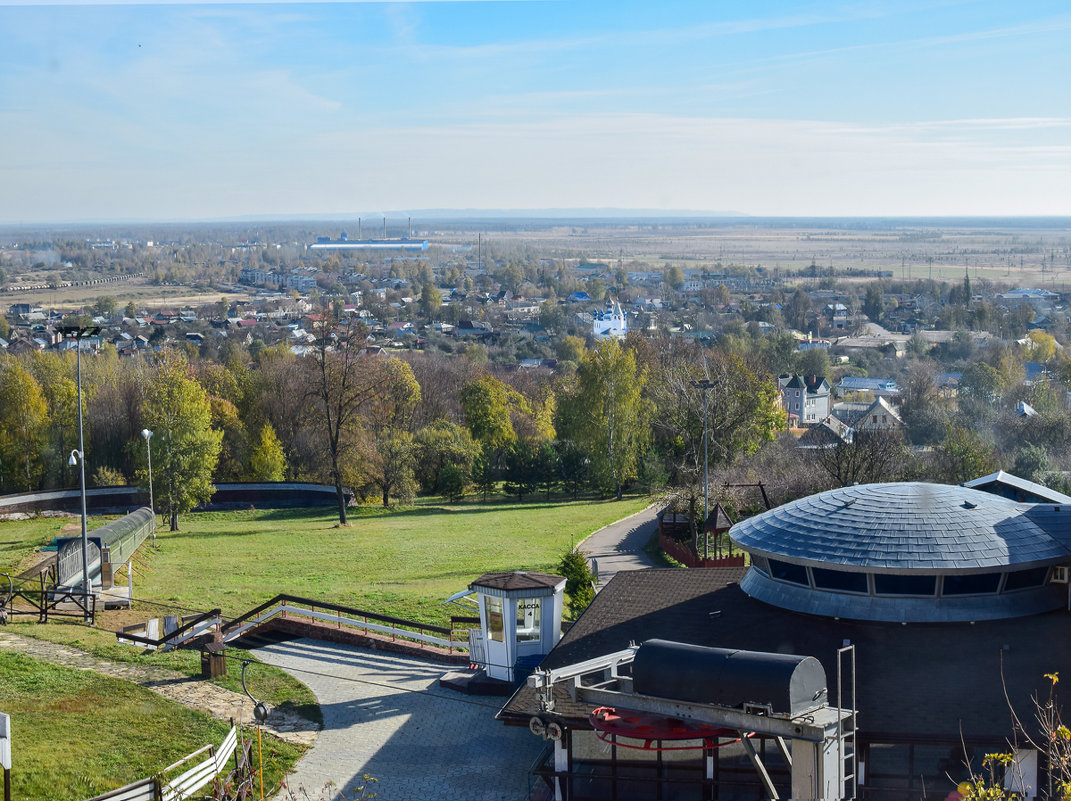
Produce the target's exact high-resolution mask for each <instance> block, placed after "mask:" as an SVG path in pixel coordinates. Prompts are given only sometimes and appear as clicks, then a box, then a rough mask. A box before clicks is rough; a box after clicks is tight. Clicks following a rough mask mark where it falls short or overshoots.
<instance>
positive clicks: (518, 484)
mask: <svg viewBox="0 0 1071 801" xmlns="http://www.w3.org/2000/svg"><path fill="white" fill-rule="evenodd" d="M365 334H366V332H365V331H364V330H363V329H362V328H361V326H360V325H359V324H354V325H352V326H351V325H348V324H346V323H344V322H340V321H337V320H333V319H331V318H330V315H328V319H327V320H325V322H323V323H322V324H321V328H320V330H319V331H318V344H317V346H316V347H314V348H313V350H312V352H311V353H309V354H307V355H305V356H301V357H299V356H297V355H295V354H293V353H292V352H291V351H290V350H289V348H287V347H285V346H277V347H266V348H264V347H262V348H257V349H254V351H253V353H254V354H255V355H250V352H249V351H247V350H244V349H243V350H240V351H236V350H231V351H229V353H230V357H231V358H230V359H229V360H228V361H227V362H226V363H221V362H217V361H213V360H210V359H204V358H200V357H199V356H198V355H197V353H196V351H194V350H193V349H189V348H182V347H179V348H175V349H170V350H165V351H162V352H159V353H156V354H153V355H148V356H143V357H135V358H122V359H120V358H119V357H118V356H117V354H116V352H115V350H114V349H112V348H111V347H107V346H106V347H105V348H104V350H103V351H102V352H101V353H100V354H97V355H93V356H91V355H89V354H86V355H84V356H83V359H82V365H83V367H82V373H83V377H82V389H83V411H84V419H85V443H86V475H87V481H88V483H89V484H90V485H115V484H126V483H130V482H139V483H142V484H144V483H145V482H146V480H147V460H148V450H149V448H151V449H152V459H153V472H154V479H155V481H156V486H157V499H158V505H159V506H161V508H166V509H171V508H173V509H174V510H175V511H176V514H177V512H178V511H182V510H184V509H188V508H189V507H190V505H191V504H192V503H194V502H196V500H197V498H198V493H197V491H196V488H194V489H193V490H190V491H189V492H186V493H185V494H186V495H188V496H189V497H185V498H180V497H179V494H181V493H178V489H175V490H172V491H171V492H170V495H169V492H168V490H167V488H166V486H165V485H166V484H167V483H168V482H169V481H171V482H172V483H174V484H176V487H190V486H193V485H197V484H199V483H200V484H201V485H207V483H208V482H210V481H236V480H266V481H272V480H284V479H286V480H302V481H316V482H324V483H334V484H336V485H337V486H338V487H339V488H340V491H341V490H352V491H353V492H354V493H355V494H356V495H357V496H358V497H359V498H361V499H362V500H366V501H372V500H375V501H377V502H381V503H383V504H392V503H396V502H406V501H409V500H411V499H412V498H413V497H414V495H416V494H417V493H418V492H419V493H427V494H436V495H444V496H447V497H449V498H451V499H455V500H456V499H458V498H461V497H462V496H464V495H465V494H466V493H479V494H482V495H485V496H487V495H490V494H492V493H495V492H500V491H501V492H506V493H508V494H510V495H513V496H515V497H517V498H521V499H523V498H525V497H527V496H530V495H532V494H534V493H537V492H538V493H541V494H542V496H543V497H552V496H555V495H559V496H568V497H576V496H578V495H580V494H581V493H598V494H600V495H620V494H621V493H622V492H624V491H625V490H627V489H630V488H635V487H637V486H642V487H643V488H644V489H653V488H656V487H660V486H664V485H665V484H667V483H670V484H687V483H689V482H691V483H694V481H695V480H696V477H697V475H698V473H697V470H699V469H701V466H702V424H703V398H702V392H701V391H700V390H699V389H696V388H695V387H694V386H692V382H693V381H696V380H698V379H702V378H706V379H709V380H711V381H712V382H714V383H716V384H717V386H718V390H716V391H711V392H710V393H709V394H708V397H707V402H708V419H709V421H710V431H711V451H712V458H714V459H717V460H724V459H727V458H731V457H732V456H733V455H735V454H737V453H741V452H751V451H754V450H755V449H756V448H757V447H758V446H759V445H760V444H761V443H762V442H764V441H767V440H769V439H771V438H772V437H773V436H774V434H775V432H776V431H777V430H779V429H780V428H782V427H783V424H784V415H783V413H781V411H780V410H779V409H778V405H777V402H776V400H777V391H776V383H775V382H774V381H773V379H772V376H771V375H770V374H769V373H768V371H767V370H766V369H765V366H764V365H763V364H761V363H758V361H757V360H755V359H751V358H748V357H747V356H742V355H738V354H733V353H729V352H726V351H722V350H717V349H704V348H703V347H701V346H699V345H695V344H690V343H683V342H680V341H677V340H671V339H668V338H666V339H660V340H647V339H644V338H642V337H639V336H635V335H633V336H630V337H629V339H628V340H627V341H626V342H625V343H623V344H622V343H617V342H603V343H597V344H595V345H594V346H593V347H590V348H588V347H585V346H584V344H583V343H582V342H580V341H579V340H577V341H574V342H572V343H571V347H572V348H573V353H572V355H573V360H572V361H570V363H569V365H568V366H567V367H566V369H565V370H562V371H558V372H550V371H547V370H542V369H540V370H532V371H526V370H498V369H494V368H491V367H489V366H487V365H486V364H481V363H479V362H478V361H473V360H470V359H468V358H465V357H461V356H454V357H450V356H447V355H444V354H437V353H422V352H406V353H404V354H402V355H401V356H397V357H396V356H388V355H385V354H384V353H383V352H382V351H377V350H375V349H373V351H374V352H369V351H367V350H366V349H365V348H364V341H365ZM243 356H244V358H243ZM75 377H76V369H75V355H74V354H73V353H66V354H59V353H55V352H40V353H26V354H22V355H19V356H12V355H4V356H0V492H5V493H11V492H19V491H28V490H37V489H48V488H56V487H70V486H75V485H76V484H77V473H76V472H75V469H72V468H71V467H69V466H68V460H69V455H70V452H71V451H72V450H74V449H77V447H78V425H77V420H78V416H77V385H76V381H75ZM143 429H145V430H150V431H152V432H153V434H152V438H151V440H149V442H148V443H147V442H146V440H145V439H144V438H143V436H142V433H141V432H142V431H143ZM169 474H172V475H173V478H171V479H169V477H168V475H169ZM161 488H163V490H161Z"/></svg>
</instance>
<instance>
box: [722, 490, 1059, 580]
mask: <svg viewBox="0 0 1071 801" xmlns="http://www.w3.org/2000/svg"><path fill="white" fill-rule="evenodd" d="M1069 523H1071V507H1068V506H1064V507H1062V508H1061V507H1060V506H1059V505H1054V504H1024V503H1015V502H1014V501H1010V500H1008V499H1006V498H1002V497H1000V496H998V495H993V494H991V493H987V492H981V491H979V490H974V489H968V488H966V487H962V486H948V485H943V484H926V483H921V482H897V483H888V484H864V485H858V486H851V487H843V488H841V489H835V490H830V491H828V492H823V493H820V494H818V495H812V496H810V497H807V498H801V499H800V500H797V501H793V502H792V503H787V504H785V505H784V506H779V507H777V508H776V509H771V510H769V511H768V512H764V513H763V514H761V515H757V516H756V517H752V518H750V519H748V520H745V521H743V522H741V523H737V524H736V525H735V526H733V528H732V529H731V530H730V532H729V536H730V537H732V539H733V541H734V542H735V543H737V544H738V545H740V546H741V547H742V548H744V549H745V550H748V551H751V552H753V553H757V554H761V555H764V556H768V557H773V558H775V559H777V558H785V559H787V560H789V561H792V562H796V563H798V564H806V565H810V566H817V567H822V566H828V567H831V568H834V569H837V568H840V569H846V570H853V569H854V570H861V569H877V570H878V571H879V572H889V573H906V572H909V571H910V572H912V573H915V572H929V573H939V572H940V573H947V572H949V571H950V570H951V571H968V572H969V571H981V570H992V569H993V568H1000V567H1009V566H1015V567H1019V568H1025V567H1028V566H1032V565H1041V564H1051V563H1053V562H1056V561H1061V560H1064V561H1066V560H1067V558H1068V557H1069V556H1071V547H1069V546H1071V531H1069V529H1071V525H1069Z"/></svg>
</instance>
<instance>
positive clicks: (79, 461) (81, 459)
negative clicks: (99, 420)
mask: <svg viewBox="0 0 1071 801" xmlns="http://www.w3.org/2000/svg"><path fill="white" fill-rule="evenodd" d="M79 406H81V404H79ZM78 417H79V420H78V422H79V423H81V422H82V420H81V417H82V415H81V414H79V415H78ZM81 429H82V427H81V425H79V426H78V432H79V434H81ZM78 439H79V444H81V436H79V438H78ZM67 464H69V465H70V466H71V467H74V466H75V465H78V467H79V475H80V476H81V480H80V482H79V483H80V486H81V488H82V493H81V495H82V592H84V593H85V597H84V598H83V599H82V600H83V601H84V602H85V604H86V620H87V621H88V620H89V611H88V610H89V596H90V594H91V593H92V592H93V586H92V585H91V584H90V583H89V537H88V536H86V457H85V454H84V453H83V452H82V451H81V450H80V449H78V448H75V449H74V450H73V451H71V458H70V459H69V460H68V461H67Z"/></svg>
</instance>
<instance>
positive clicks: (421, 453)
mask: <svg viewBox="0 0 1071 801" xmlns="http://www.w3.org/2000/svg"><path fill="white" fill-rule="evenodd" d="M415 446H416V478H417V481H418V482H419V483H420V489H421V491H422V492H424V493H427V494H429V495H430V494H433V493H441V494H444V495H446V494H449V492H448V488H447V486H446V485H445V483H444V482H445V480H446V479H449V481H450V482H451V484H450V489H451V490H452V491H454V492H456V489H457V488H456V483H457V478H458V477H460V478H461V479H462V487H463V485H464V484H467V483H468V481H469V479H470V478H471V475H472V464H473V461H474V460H475V459H476V456H477V455H478V454H479V451H480V448H479V446H478V445H477V444H476V443H475V442H473V439H472V436H471V435H470V434H469V432H468V431H467V430H466V429H464V428H462V427H461V426H459V425H457V424H456V423H451V422H450V421H449V420H443V419H439V420H436V421H435V422H434V423H432V424H431V425H430V426H428V427H427V428H425V429H423V430H422V431H420V432H419V433H417V435H416V442H415Z"/></svg>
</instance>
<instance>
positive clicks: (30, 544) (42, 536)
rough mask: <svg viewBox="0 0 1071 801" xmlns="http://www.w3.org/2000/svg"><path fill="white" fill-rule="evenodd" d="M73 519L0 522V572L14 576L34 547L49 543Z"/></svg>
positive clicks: (3, 586)
mask: <svg viewBox="0 0 1071 801" xmlns="http://www.w3.org/2000/svg"><path fill="white" fill-rule="evenodd" d="M74 519H75V518H70V517H39V518H33V519H30V520H8V521H5V522H2V523H0V573H11V575H12V578H14V577H15V574H16V573H17V572H19V570H20V566H21V565H22V563H23V562H24V561H25V560H26V558H27V557H28V556H29V555H30V554H31V553H32V552H33V550H34V548H37V547H39V546H41V545H48V544H49V543H51V542H52V540H53V539H55V538H56V537H58V536H59V535H60V531H62V530H63V527H64V526H65V525H67V524H68V523H70V522H71V521H72V520H74ZM109 519H111V518H109ZM6 591H7V579H6V578H4V577H3V576H0V592H6Z"/></svg>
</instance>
